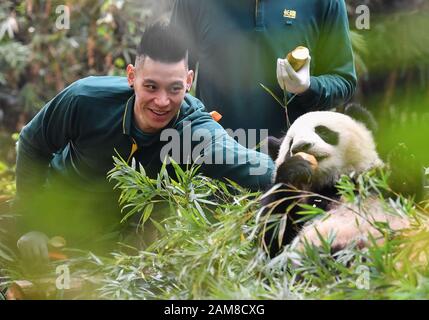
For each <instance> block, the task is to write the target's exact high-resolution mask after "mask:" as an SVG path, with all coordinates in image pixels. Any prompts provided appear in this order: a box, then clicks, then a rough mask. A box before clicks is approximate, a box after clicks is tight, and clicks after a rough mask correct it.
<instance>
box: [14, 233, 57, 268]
mask: <svg viewBox="0 0 429 320" xmlns="http://www.w3.org/2000/svg"><path fill="white" fill-rule="evenodd" d="M48 241H49V238H48V236H47V235H46V234H44V233H42V232H39V231H31V232H28V233H26V234H24V235H23V236H22V237H21V238H19V240H18V242H17V243H16V245H17V246H18V249H19V252H20V253H21V255H22V257H23V258H24V259H25V260H28V261H30V260H32V261H34V262H35V263H43V262H47V261H48V260H49V257H48Z"/></svg>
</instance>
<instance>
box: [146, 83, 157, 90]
mask: <svg viewBox="0 0 429 320" xmlns="http://www.w3.org/2000/svg"><path fill="white" fill-rule="evenodd" d="M144 87H145V88H146V89H148V90H151V91H154V90H156V87H155V86H153V85H151V84H147V85H145V86H144Z"/></svg>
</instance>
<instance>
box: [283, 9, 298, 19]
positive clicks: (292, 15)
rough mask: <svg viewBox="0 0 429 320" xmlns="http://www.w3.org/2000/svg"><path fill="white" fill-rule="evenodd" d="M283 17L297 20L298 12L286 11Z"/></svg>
mask: <svg viewBox="0 0 429 320" xmlns="http://www.w3.org/2000/svg"><path fill="white" fill-rule="evenodd" d="M283 17H285V18H290V19H295V18H296V11H295V10H289V9H285V11H283Z"/></svg>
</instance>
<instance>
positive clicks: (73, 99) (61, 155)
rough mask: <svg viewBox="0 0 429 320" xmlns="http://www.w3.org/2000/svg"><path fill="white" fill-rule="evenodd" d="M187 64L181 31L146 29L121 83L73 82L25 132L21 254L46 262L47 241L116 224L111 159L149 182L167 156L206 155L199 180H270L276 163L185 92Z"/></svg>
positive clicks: (248, 183) (88, 238)
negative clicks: (120, 161) (233, 134)
mask: <svg viewBox="0 0 429 320" xmlns="http://www.w3.org/2000/svg"><path fill="white" fill-rule="evenodd" d="M187 59H188V51H187V47H186V46H185V43H184V41H182V40H181V37H180V34H179V33H178V32H175V30H173V29H171V28H170V27H169V26H165V25H161V24H156V25H153V26H150V27H148V28H147V29H146V30H145V32H144V34H143V36H142V40H141V43H140V45H139V47H138V50H137V58H136V63H135V66H133V65H129V66H128V67H127V75H128V76H127V78H125V77H103V76H101V77H88V78H84V79H81V80H79V81H76V82H75V83H73V84H71V85H70V86H69V87H67V88H66V89H64V90H63V91H62V92H60V93H59V94H58V95H57V96H56V97H54V98H53V99H52V100H51V101H49V102H48V103H47V104H46V105H45V106H44V107H43V108H42V109H41V111H40V112H39V113H38V114H37V115H36V116H35V117H34V118H33V119H32V120H31V121H30V122H29V123H28V124H27V125H26V126H25V127H24V128H23V130H22V132H21V134H20V138H19V143H18V155H17V164H16V183H17V210H19V211H20V212H21V213H22V215H23V219H22V221H21V223H20V225H21V230H22V233H23V236H22V237H21V238H20V239H19V240H18V248H19V250H20V252H21V253H22V254H23V255H24V256H25V257H27V258H31V259H36V260H37V259H46V257H47V254H48V253H47V242H48V237H51V236H54V235H61V236H64V237H65V238H66V240H67V241H68V243H69V244H71V245H75V244H77V243H89V242H94V241H95V239H96V238H97V237H98V236H101V235H104V234H105V233H106V232H107V231H110V230H114V229H115V227H117V226H118V224H119V221H120V219H121V216H120V210H119V207H118V194H117V193H116V192H115V191H113V185H112V183H109V182H108V181H107V179H106V174H107V172H108V171H109V170H111V169H112V168H113V159H112V157H113V156H115V155H119V156H121V157H122V158H123V159H126V160H127V161H128V162H132V161H133V159H134V161H135V162H137V163H139V164H141V165H142V166H143V168H144V169H145V172H146V173H147V174H148V175H149V176H151V177H156V175H157V173H159V172H160V169H161V167H162V165H163V162H164V161H165V160H166V159H167V158H166V157H168V156H171V157H173V159H174V160H175V161H176V162H177V163H179V164H180V165H182V166H183V167H186V166H187V165H188V164H189V163H195V162H197V160H198V159H201V158H203V159H205V160H207V161H205V162H204V161H203V162H202V163H201V171H202V173H203V174H205V175H206V176H210V177H213V178H217V179H223V178H228V179H231V180H233V181H235V182H237V183H239V184H241V185H242V186H244V187H247V188H249V189H253V190H256V189H260V188H264V187H265V186H266V185H268V184H269V183H270V180H271V176H272V173H273V170H274V163H273V162H272V160H271V159H270V158H269V157H268V156H267V155H265V154H262V153H259V152H256V151H254V150H251V149H247V148H244V147H243V146H241V145H240V144H238V143H237V142H236V141H235V140H234V139H232V138H231V137H230V136H229V135H228V134H227V133H226V131H225V130H224V129H223V128H222V127H221V126H220V125H219V124H218V123H217V122H215V121H214V120H213V119H212V117H211V116H210V114H209V113H207V112H206V111H205V108H204V106H203V104H202V103H201V102H200V101H199V100H198V99H196V98H194V97H192V96H191V95H189V94H187V93H186V92H187V91H188V90H189V88H190V87H191V85H192V81H193V72H192V70H189V68H188V60H187ZM165 133H167V134H165ZM174 133H176V135H174ZM175 138H178V140H177V141H176V140H174V139H175ZM202 138H203V139H202ZM187 145H189V146H190V148H189V150H186V146H187ZM176 147H179V148H180V149H175V150H173V149H174V148H176ZM196 148H198V152H196V153H197V154H196V156H195V154H193V151H195V149H196ZM177 151H178V152H177ZM194 153H195V152H194ZM175 156H176V158H175ZM191 156H193V157H191ZM208 158H214V160H212V161H211V159H208ZM227 158H228V159H227ZM231 159H233V161H230V160H231ZM227 160H228V161H227ZM197 163H198V162H197ZM137 167H139V166H137ZM170 167H171V166H168V168H169V169H171V168H170Z"/></svg>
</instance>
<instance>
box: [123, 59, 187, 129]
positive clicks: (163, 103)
mask: <svg viewBox="0 0 429 320" xmlns="http://www.w3.org/2000/svg"><path fill="white" fill-rule="evenodd" d="M127 75H128V83H129V84H130V85H132V86H133V87H134V92H135V95H136V98H135V104H134V117H135V121H136V124H137V126H138V127H139V128H140V129H141V130H142V131H143V132H146V133H155V132H158V131H160V130H162V129H163V128H165V127H166V126H167V124H168V123H169V122H170V121H171V120H172V119H173V118H174V117H176V115H177V113H178V111H179V109H180V106H181V105H182V102H183V99H184V96H185V93H186V90H187V89H189V88H190V87H191V86H192V80H193V72H192V71H190V70H189V71H188V69H187V67H186V63H185V59H183V60H182V61H180V62H174V63H164V62H159V61H155V60H152V59H151V58H150V57H145V58H144V59H142V60H141V61H140V62H139V63H138V64H137V66H136V67H134V66H132V65H129V66H128V68H127Z"/></svg>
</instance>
